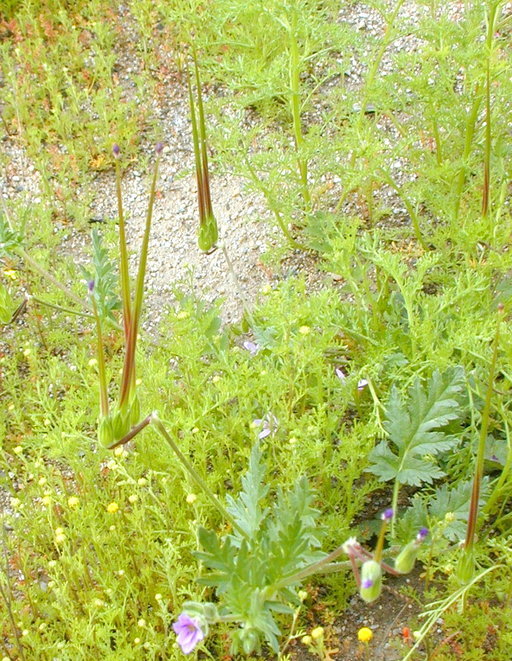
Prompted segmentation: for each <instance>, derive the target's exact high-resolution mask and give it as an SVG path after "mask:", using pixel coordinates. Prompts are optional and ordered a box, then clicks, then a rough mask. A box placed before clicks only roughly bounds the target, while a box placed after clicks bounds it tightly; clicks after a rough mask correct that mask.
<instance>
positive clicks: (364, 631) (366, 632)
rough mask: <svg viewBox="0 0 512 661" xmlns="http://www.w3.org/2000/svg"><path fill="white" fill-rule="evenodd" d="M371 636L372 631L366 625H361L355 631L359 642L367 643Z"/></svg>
mask: <svg viewBox="0 0 512 661" xmlns="http://www.w3.org/2000/svg"><path fill="white" fill-rule="evenodd" d="M372 638H373V631H372V630H371V629H369V628H368V627H361V629H359V631H358V632H357V639H358V640H359V642H361V643H369V642H370V640H371V639H372Z"/></svg>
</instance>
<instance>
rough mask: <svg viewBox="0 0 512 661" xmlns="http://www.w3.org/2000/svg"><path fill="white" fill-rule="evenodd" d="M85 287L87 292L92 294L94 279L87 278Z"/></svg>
mask: <svg viewBox="0 0 512 661" xmlns="http://www.w3.org/2000/svg"><path fill="white" fill-rule="evenodd" d="M87 289H88V290H89V293H91V294H92V292H93V291H94V280H89V281H88V283H87Z"/></svg>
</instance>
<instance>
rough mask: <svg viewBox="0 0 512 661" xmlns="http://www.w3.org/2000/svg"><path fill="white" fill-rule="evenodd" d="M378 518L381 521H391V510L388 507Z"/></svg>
mask: <svg viewBox="0 0 512 661" xmlns="http://www.w3.org/2000/svg"><path fill="white" fill-rule="evenodd" d="M380 518H381V519H382V520H383V521H391V519H392V518H393V509H392V508H391V507H388V509H387V510H384V512H382V514H381V515H380Z"/></svg>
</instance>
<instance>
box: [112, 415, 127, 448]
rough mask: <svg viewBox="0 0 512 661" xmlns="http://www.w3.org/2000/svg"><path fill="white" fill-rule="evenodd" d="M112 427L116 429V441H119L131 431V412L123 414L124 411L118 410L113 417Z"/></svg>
mask: <svg viewBox="0 0 512 661" xmlns="http://www.w3.org/2000/svg"><path fill="white" fill-rule="evenodd" d="M112 428H113V431H114V441H119V440H121V439H122V438H124V437H125V436H126V434H127V433H128V432H129V431H130V414H129V412H128V414H123V412H122V411H116V412H115V413H114V415H113V417H112Z"/></svg>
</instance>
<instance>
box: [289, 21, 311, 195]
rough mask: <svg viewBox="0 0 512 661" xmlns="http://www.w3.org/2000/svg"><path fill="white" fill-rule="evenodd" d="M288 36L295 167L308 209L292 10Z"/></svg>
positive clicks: (297, 54) (297, 59)
mask: <svg viewBox="0 0 512 661" xmlns="http://www.w3.org/2000/svg"><path fill="white" fill-rule="evenodd" d="M289 34H290V89H291V111H292V119H293V133H294V139H295V149H296V151H297V165H298V168H299V175H300V179H301V182H302V197H303V198H304V202H305V204H306V205H307V206H308V207H309V206H310V204H311V196H310V193H309V188H308V164H307V161H306V159H305V158H304V156H303V150H304V135H303V133H302V122H301V117H300V56H299V45H298V43H297V12H296V11H295V10H293V13H292V20H291V25H290V29H289Z"/></svg>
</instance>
